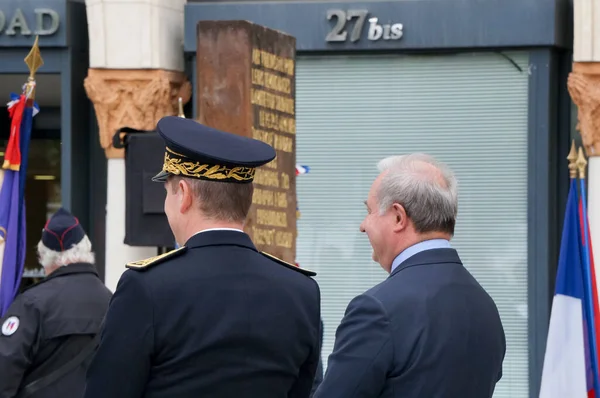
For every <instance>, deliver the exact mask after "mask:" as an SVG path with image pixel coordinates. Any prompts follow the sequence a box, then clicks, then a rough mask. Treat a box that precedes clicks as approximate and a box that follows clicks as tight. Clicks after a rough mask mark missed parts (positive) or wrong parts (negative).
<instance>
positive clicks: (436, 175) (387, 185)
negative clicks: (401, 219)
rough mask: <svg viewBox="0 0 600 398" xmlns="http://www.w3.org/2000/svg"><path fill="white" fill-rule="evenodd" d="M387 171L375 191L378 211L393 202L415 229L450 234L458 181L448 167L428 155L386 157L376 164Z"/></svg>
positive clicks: (456, 210)
mask: <svg viewBox="0 0 600 398" xmlns="http://www.w3.org/2000/svg"><path fill="white" fill-rule="evenodd" d="M377 167H378V169H379V171H380V172H382V173H383V172H387V173H386V174H385V175H384V176H383V178H382V180H381V185H380V187H379V189H378V192H377V203H378V206H379V211H380V213H381V214H383V213H385V212H386V211H387V210H388V209H389V208H390V207H391V206H392V205H393V204H394V203H398V204H400V205H402V206H403V207H404V210H405V211H406V214H407V216H408V217H409V218H410V219H411V220H412V222H413V223H414V225H415V229H416V230H417V232H420V233H425V232H433V231H438V232H439V231H443V232H449V233H450V234H454V226H455V223H456V216H457V213H458V183H457V181H456V178H455V176H454V173H453V172H452V170H450V169H449V168H448V167H447V166H446V165H444V164H443V163H441V162H438V161H437V160H436V159H435V158H433V157H432V156H430V155H426V154H422V153H414V154H410V155H403V156H390V157H388V158H385V159H383V160H381V161H380V162H379V164H378V165H377Z"/></svg>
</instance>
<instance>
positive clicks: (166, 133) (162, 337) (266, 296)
mask: <svg viewBox="0 0 600 398" xmlns="http://www.w3.org/2000/svg"><path fill="white" fill-rule="evenodd" d="M157 130H158V132H159V133H160V135H161V136H162V137H163V139H164V140H165V143H166V150H165V156H164V164H163V170H162V172H160V173H159V174H157V175H156V176H155V177H154V178H153V179H154V180H155V181H159V182H162V183H163V184H164V187H165V190H166V199H165V212H166V215H167V217H168V220H169V224H170V226H171V229H172V231H173V234H174V236H175V238H176V240H177V242H179V244H181V245H182V246H181V247H180V248H179V249H177V250H174V251H171V252H168V253H166V254H163V255H160V256H158V257H154V258H150V259H147V260H143V261H138V262H134V263H129V264H127V268H129V269H128V270H126V271H125V272H124V273H123V275H122V277H121V279H120V281H119V284H118V286H117V289H116V291H115V295H114V296H113V299H112V301H111V305H110V308H109V310H108V313H107V317H106V325H105V329H104V331H103V333H102V340H101V343H100V347H99V349H98V351H97V354H96V356H95V358H94V361H93V362H92V365H91V367H90V369H89V371H88V383H87V390H86V398H96V397H98V398H107V397H110V398H121V397H127V398H133V397H136V398H137V397H148V398H150V397H151V398H162V397H165V398H166V397H168V398H179V397H181V398H183V397H186V398H187V397H210V398H244V397H248V398H258V397H260V398H270V397H273V398H279V397H302V398H306V397H308V396H309V394H310V391H311V387H312V384H313V379H314V376H315V371H316V368H317V363H318V361H319V352H320V341H319V340H320V292H319V287H318V285H317V283H316V282H315V281H314V280H313V279H312V278H311V276H312V275H314V273H311V272H308V271H306V270H303V269H300V268H298V267H296V266H294V265H291V264H287V263H285V262H283V261H281V260H278V259H276V258H273V257H271V256H269V255H267V254H265V253H261V252H260V251H258V250H257V249H256V247H255V246H254V244H253V243H252V241H251V239H250V237H249V236H248V235H247V234H245V233H244V232H243V227H244V222H245V219H246V216H247V214H248V211H249V209H250V206H251V204H252V193H253V185H252V181H253V178H254V174H255V171H256V168H257V167H259V166H261V165H264V164H266V163H268V162H269V161H271V160H273V159H274V158H275V151H274V149H273V148H272V147H271V146H269V145H267V144H265V143H263V142H260V141H257V140H253V139H250V138H246V137H241V136H237V135H233V134H229V133H225V132H221V131H218V130H215V129H212V128H209V127H206V126H203V125H201V124H199V123H197V122H195V121H194V120H189V119H183V118H178V117H165V118H163V119H161V120H160V121H159V122H158V125H157Z"/></svg>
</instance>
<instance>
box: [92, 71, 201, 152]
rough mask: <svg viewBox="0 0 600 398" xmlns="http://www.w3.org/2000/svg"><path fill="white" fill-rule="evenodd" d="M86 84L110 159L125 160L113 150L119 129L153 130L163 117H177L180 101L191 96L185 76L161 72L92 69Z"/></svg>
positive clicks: (179, 73) (186, 100)
mask: <svg viewBox="0 0 600 398" xmlns="http://www.w3.org/2000/svg"><path fill="white" fill-rule="evenodd" d="M83 84H84V87H85V91H86V92H87V95H88V97H89V99H90V100H91V101H92V103H93V104H94V110H95V111H96V118H97V120H98V125H99V128H100V145H101V146H102V148H104V151H105V153H106V157H107V158H122V157H123V156H124V152H123V150H122V149H117V148H114V147H113V146H112V137H113V135H114V134H115V132H116V131H117V129H119V128H121V127H125V126H126V127H132V128H135V129H140V130H152V129H154V128H155V127H156V123H157V122H158V120H159V119H160V118H161V117H164V116H169V115H177V113H178V112H177V110H178V98H179V97H181V98H182V100H183V103H184V104H186V103H187V102H188V101H189V100H190V97H191V94H192V88H191V84H190V82H189V81H187V79H186V77H185V75H184V74H183V73H182V72H172V71H165V70H161V69H148V70H117V69H89V70H88V76H87V77H86V78H85V80H84V83H83Z"/></svg>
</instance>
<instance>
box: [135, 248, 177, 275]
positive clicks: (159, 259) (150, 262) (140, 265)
mask: <svg viewBox="0 0 600 398" xmlns="http://www.w3.org/2000/svg"><path fill="white" fill-rule="evenodd" d="M186 250H187V247H186V246H182V247H180V248H179V249H175V250H171V251H169V252H166V253H163V254H161V255H160V256H155V257H150V258H147V259H145V260H139V261H134V262H132V263H127V265H126V266H125V267H127V268H129V269H134V270H138V271H143V270H147V269H148V268H150V266H155V265H157V264H160V263H164V262H165V261H166V260H168V259H171V258H173V257H176V256H179V255H181V254H183V253H185V251H186Z"/></svg>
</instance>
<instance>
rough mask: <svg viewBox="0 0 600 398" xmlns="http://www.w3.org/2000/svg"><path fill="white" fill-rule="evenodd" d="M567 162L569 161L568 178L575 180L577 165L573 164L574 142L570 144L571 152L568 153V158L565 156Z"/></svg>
mask: <svg viewBox="0 0 600 398" xmlns="http://www.w3.org/2000/svg"><path fill="white" fill-rule="evenodd" d="M567 160H568V161H569V176H570V178H577V165H576V164H575V162H576V161H577V150H575V140H573V141H572V143H571V151H569V156H567Z"/></svg>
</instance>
